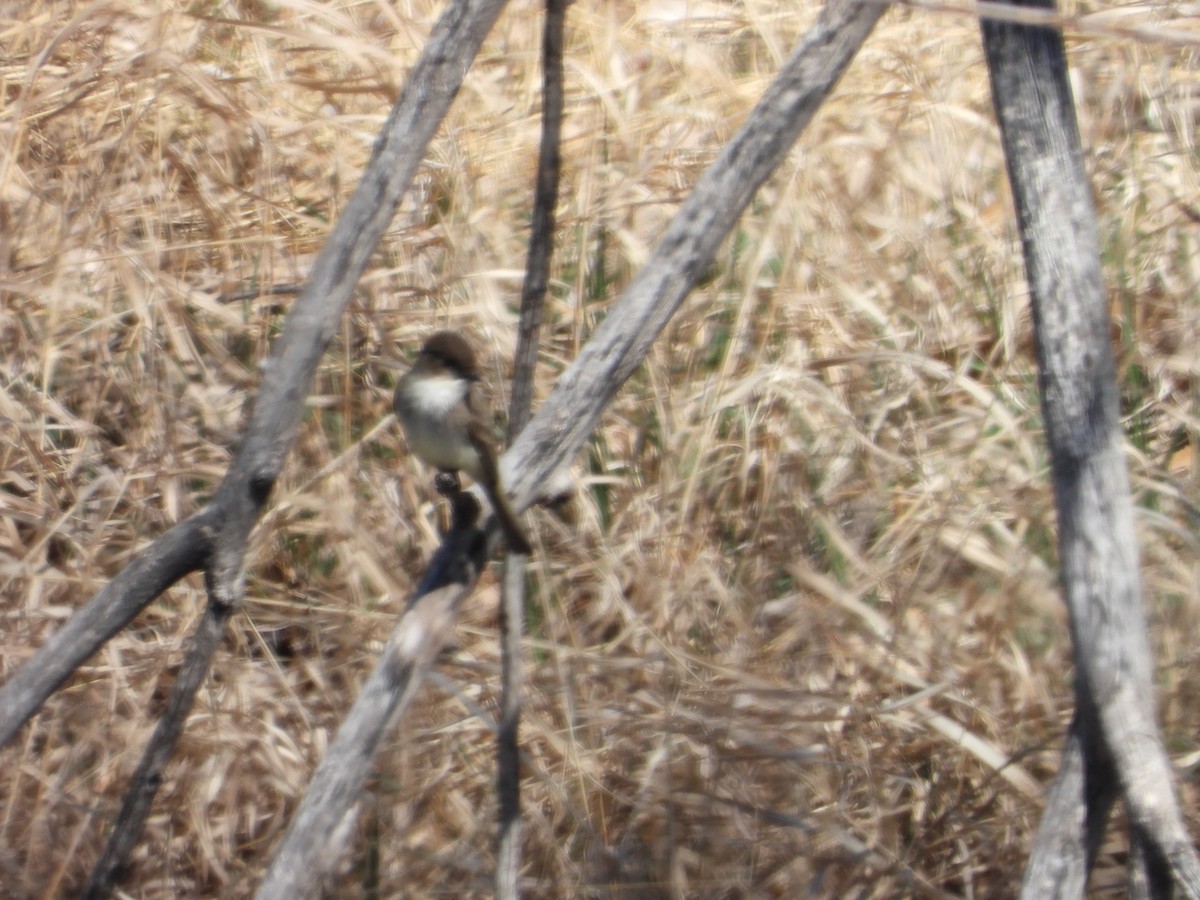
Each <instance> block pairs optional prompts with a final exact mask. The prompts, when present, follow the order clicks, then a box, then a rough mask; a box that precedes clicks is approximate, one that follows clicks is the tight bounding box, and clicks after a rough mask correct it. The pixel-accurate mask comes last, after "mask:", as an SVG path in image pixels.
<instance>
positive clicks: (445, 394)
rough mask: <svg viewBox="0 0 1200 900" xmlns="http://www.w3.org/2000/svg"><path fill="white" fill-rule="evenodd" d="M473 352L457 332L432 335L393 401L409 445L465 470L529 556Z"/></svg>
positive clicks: (516, 546)
mask: <svg viewBox="0 0 1200 900" xmlns="http://www.w3.org/2000/svg"><path fill="white" fill-rule="evenodd" d="M478 381H479V371H478V369H477V368H476V367H475V352H474V351H473V350H472V349H471V345H470V344H469V343H468V342H467V340H466V339H465V338H464V337H463V336H462V335H461V334H459V333H458V332H456V331H439V332H437V333H435V334H432V335H430V336H429V338H428V339H427V340H426V341H425V345H424V346H423V347H422V348H421V352H420V353H419V354H418V355H417V359H416V362H414V363H413V365H412V368H411V369H409V370H408V371H407V372H405V373H404V375H403V376H402V377H401V378H400V382H399V384H397V385H396V395H395V397H393V399H392V405H393V407H394V408H395V410H396V418H397V419H399V420H400V424H401V426H403V428H404V434H405V437H406V438H407V439H408V446H409V448H410V449H411V450H412V451H413V453H415V454H417V456H419V457H420V458H421V459H422V460H424V461H425V462H426V463H428V464H429V465H431V466H433V467H434V468H436V469H437V470H438V471H439V472H443V473H447V474H453V475H454V476H455V477H456V478H457V473H459V472H466V473H467V474H468V475H470V476H471V478H472V479H474V480H475V481H476V482H478V483H479V486H480V487H482V488H483V490H484V493H486V494H487V498H488V502H489V503H491V504H492V509H493V510H495V513H496V518H497V519H499V521H500V527H501V528H502V529H503V531H504V536H505V538H506V539H507V540H508V546H509V549H510V550H512V551H513V552H514V553H520V554H522V555H528V554H529V552H530V550H531V549H532V548H531V547H530V544H529V539H528V538H526V537H525V532H524V531H523V530H522V528H521V526H520V524H518V522H517V516H516V514H515V513H514V512H513V508H512V506H511V505H510V504H509V502H508V497H507V496H506V495H505V493H504V489H503V488H502V487H501V485H500V470H499V468H498V466H497V465H496V452H495V450H493V449H492V441H491V437H490V435H489V430H490V423H489V421H488V410H487V404H486V402H485V400H484V398H483V396H482V391H481V389H480V388H479V386H478V385H477V382H478Z"/></svg>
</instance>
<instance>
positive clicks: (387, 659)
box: [257, 0, 885, 900]
mask: <svg viewBox="0 0 1200 900" xmlns="http://www.w3.org/2000/svg"><path fill="white" fill-rule="evenodd" d="M884 9H885V7H884V5H883V4H879V3H876V2H873V0H830V2H829V3H827V5H826V6H825V7H823V8H822V11H821V14H820V16H819V17H818V19H817V22H816V24H815V25H814V26H813V28H812V29H811V30H810V31H809V33H808V34H807V35H805V38H804V40H803V41H802V42H801V43H800V45H799V46H798V47H797V48H796V50H795V52H793V54H792V55H791V56H790V57H789V59H788V60H787V62H786V63H785V65H784V67H783V69H782V70H781V71H780V73H779V75H778V76H777V78H776V80H775V81H774V82H773V83H772V85H771V87H770V88H768V90H767V92H766V93H765V94H764V96H763V98H762V100H760V101H759V103H758V105H757V106H756V107H755V109H754V111H753V112H752V113H751V114H750V116H749V118H748V119H747V120H746V123H745V124H744V125H743V126H742V129H741V130H740V131H739V132H738V134H737V136H736V137H735V138H734V139H733V141H732V142H731V143H730V144H729V145H728V146H727V147H726V148H725V150H724V151H723V152H722V153H721V154H720V155H719V156H718V157H717V160H716V162H714V163H713V165H712V166H711V167H710V168H709V169H708V170H707V171H706V172H705V174H704V175H703V176H702V177H701V179H700V181H699V182H698V183H697V185H696V188H695V190H694V191H693V192H692V194H691V195H690V196H689V197H688V199H687V201H685V203H684V204H683V206H682V207H681V209H680V211H679V212H678V213H677V214H676V216H675V218H674V219H673V220H672V222H671V224H670V226H669V227H668V228H667V231H666V233H665V235H664V237H663V240H662V242H661V243H660V244H659V246H658V248H657V249H656V250H655V252H654V253H653V254H652V255H651V257H650V259H649V261H648V262H647V264H646V267H645V268H644V269H643V270H642V271H641V273H640V274H639V275H638V276H637V277H636V278H635V279H634V280H633V282H632V283H631V284H630V286H629V288H628V289H627V290H626V291H625V293H624V294H623V295H622V296H621V298H620V299H619V300H618V301H617V302H616V304H615V305H614V306H613V308H612V310H611V311H610V313H609V315H608V318H606V319H605V321H604V323H603V325H601V327H600V328H599V329H597V331H596V334H595V335H594V337H593V339H592V340H591V342H589V344H588V345H587V346H586V347H585V348H584V350H583V352H582V353H581V354H580V356H579V358H578V359H577V360H576V361H575V363H574V364H573V365H572V366H571V367H570V368H569V369H568V370H567V372H566V373H565V374H564V375H563V377H562V379H561V380H560V381H559V384H558V387H557V388H556V389H555V391H554V392H553V393H552V394H551V396H550V397H549V399H548V400H547V401H546V403H544V404H543V405H542V407H541V408H540V409H539V410H538V413H537V415H536V416H534V418H533V420H532V421H531V422H530V423H529V425H528V426H527V427H526V428H525V430H524V431H522V432H521V435H520V436H519V437H518V438H517V441H516V443H515V444H514V445H513V446H512V448H511V449H510V450H509V451H508V453H506V454H505V456H504V460H503V462H504V467H505V484H506V485H508V486H509V488H510V490H512V491H513V492H514V494H515V496H516V500H517V502H518V504H519V506H518V507H517V508H518V509H523V508H525V507H528V506H529V505H530V503H532V502H533V501H534V500H535V499H537V497H538V488H539V486H540V485H542V484H545V483H546V482H547V479H548V478H549V476H551V475H552V474H553V473H554V472H556V471H557V470H558V469H559V468H560V467H562V466H564V465H567V464H569V462H570V460H571V459H572V458H573V457H574V456H575V454H576V453H577V452H578V451H579V449H580V448H581V447H582V445H583V442H584V441H585V440H586V439H587V437H588V435H589V434H590V433H591V431H592V429H593V428H594V427H595V425H596V423H597V422H598V421H599V418H600V415H601V413H602V412H603V410H604V407H605V405H606V404H607V402H608V401H609V399H611V398H612V396H613V395H614V394H615V393H616V392H617V390H618V389H619V388H620V386H621V384H622V383H623V382H624V381H625V379H626V378H628V377H629V375H630V373H632V372H633V370H634V369H635V368H636V367H637V366H638V365H639V364H640V363H641V361H642V359H643V357H644V356H645V354H646V352H647V350H648V349H649V347H650V345H651V343H652V342H653V341H654V338H655V337H656V336H657V335H658V333H659V332H660V331H661V330H662V329H663V328H664V327H665V326H666V324H667V322H669V321H670V318H671V316H672V314H673V313H674V312H675V311H676V310H677V309H678V308H679V305H680V304H681V303H682V301H683V298H684V297H685V296H686V295H687V293H688V292H689V291H690V290H691V288H692V286H693V285H694V284H695V282H696V280H697V278H698V277H699V276H700V275H701V274H702V273H703V272H704V270H705V269H706V267H707V266H708V265H709V264H710V262H711V261H712V259H713V256H714V255H715V253H716V250H717V248H718V247H719V246H720V244H721V242H722V241H723V240H724V239H725V237H726V235H727V234H728V233H729V231H730V230H731V229H732V227H733V225H734V224H735V223H736V221H737V219H738V217H739V216H740V215H741V213H742V211H743V210H744V209H745V207H746V205H747V204H748V203H749V202H750V198H751V197H752V196H753V195H754V192H755V191H756V190H757V189H758V188H759V186H760V185H761V184H762V183H763V182H764V181H765V180H766V179H767V177H768V176H769V175H770V174H771V172H772V171H774V169H775V168H776V167H777V166H778V165H779V163H780V162H781V161H782V160H783V158H784V157H785V156H786V155H787V153H788V151H789V150H790V148H791V146H792V144H793V143H795V140H796V138H797V137H799V135H800V132H801V131H802V130H803V129H804V127H805V126H806V125H807V124H808V122H809V121H810V120H811V118H812V116H813V114H814V113H815V112H816V110H817V108H818V107H819V106H820V104H821V102H822V101H823V100H824V99H825V97H826V96H827V95H828V94H829V92H830V91H831V90H832V89H833V86H834V85H835V84H836V83H837V80H838V78H839V77H840V76H841V74H842V73H843V72H844V71H845V68H846V66H847V65H848V64H849V62H850V60H851V59H852V58H853V57H854V54H855V53H856V52H857V51H858V48H859V47H860V46H862V43H863V41H865V40H866V38H867V35H868V34H870V32H871V29H872V28H873V27H874V25H875V23H876V22H877V21H878V20H879V17H880V16H881V15H882V13H883V11H884ZM474 534H477V531H476V530H475V529H470V530H465V529H463V528H459V529H456V530H455V531H453V532H451V534H450V535H449V536H448V537H447V540H446V542H445V543H444V544H443V546H442V548H441V549H440V550H439V553H438V556H437V557H435V568H434V570H433V571H431V574H430V575H428V576H427V577H426V578H425V579H424V580H423V582H422V584H421V585H419V586H418V588H417V590H416V592H415V593H414V596H413V597H412V598H411V599H410V600H409V604H408V610H407V612H406V613H405V614H404V616H402V617H401V620H400V622H399V623H398V624H397V626H396V630H395V631H394V632H393V634H392V637H391V638H390V639H389V641H388V645H387V649H386V650H385V653H384V655H383V657H382V658H381V660H380V662H379V663H378V664H377V666H376V668H375V670H374V672H372V674H371V676H370V679H369V681H368V687H367V688H364V691H363V695H362V696H361V697H360V699H359V701H358V702H357V703H355V705H354V707H353V708H352V709H351V711H350V714H349V715H348V716H347V719H346V722H345V723H343V725H342V728H341V729H339V732H338V736H337V738H336V739H335V740H334V743H333V745H332V746H331V747H330V749H329V753H328V754H327V755H326V757H325V759H324V760H322V762H321V764H320V766H318V768H317V771H316V773H315V775H314V776H313V781H312V786H311V787H310V789H309V791H308V793H307V794H306V795H305V798H304V800H303V801H302V802H301V804H300V809H299V810H298V811H297V813H296V817H295V819H294V820H293V823H292V826H291V828H289V830H288V833H287V835H286V837H285V838H284V841H283V844H282V845H281V846H280V849H279V850H278V851H277V852H276V856H275V859H274V861H273V862H272V865H271V868H270V870H269V872H268V874H267V878H266V881H265V882H264V884H263V886H262V887H261V889H260V890H259V893H258V894H257V897H258V898H259V900H282V898H291V897H293V896H302V894H299V893H298V892H299V891H301V890H305V891H313V890H316V889H317V885H318V884H319V882H320V876H321V873H322V872H323V871H325V869H326V868H327V867H328V865H330V864H331V863H332V861H333V859H334V858H335V857H336V850H337V847H338V846H340V840H341V838H342V837H343V836H344V834H345V831H346V829H347V827H348V822H349V814H350V811H351V808H352V807H353V805H354V804H355V802H356V801H357V798H358V792H359V789H360V788H361V786H362V784H363V782H364V781H365V779H366V776H367V772H368V770H369V767H370V764H371V760H372V759H374V757H375V752H376V749H377V746H378V742H379V741H380V740H381V739H382V737H383V735H384V734H385V733H386V728H385V727H383V725H384V724H385V723H388V722H393V721H395V720H396V718H397V717H398V716H399V714H400V713H401V712H402V711H403V710H404V708H405V707H406V705H407V703H408V702H409V699H410V698H411V696H412V693H413V691H414V690H415V688H416V686H417V682H418V681H419V677H420V676H421V674H422V673H423V671H424V670H425V668H426V667H427V665H428V662H429V661H430V660H432V659H433V658H434V657H436V655H437V653H438V652H439V651H440V649H441V648H442V647H444V646H445V644H446V643H447V641H448V639H449V634H450V628H451V627H452V625H453V613H454V611H455V610H456V608H457V604H458V602H459V601H460V599H461V596H463V594H465V593H466V592H468V591H470V590H471V589H472V588H473V587H474V584H475V579H476V578H477V577H478V575H479V571H480V568H478V567H471V566H468V567H467V569H466V577H465V580H463V581H462V582H456V585H457V586H456V587H455V588H454V592H452V593H451V594H449V595H447V593H446V592H447V591H448V590H449V589H448V588H445V587H444V582H443V581H442V580H441V578H439V577H436V576H435V575H434V574H433V572H434V571H437V570H438V566H439V565H441V564H440V563H438V562H437V561H438V560H441V559H442V555H443V554H444V553H457V554H458V555H459V556H460V557H461V556H463V555H464V551H463V550H462V549H461V545H462V544H463V542H464V541H468V540H469V538H468V536H469V535H474ZM496 540H497V535H496V532H495V530H494V526H493V531H492V533H491V536H490V539H489V540H488V541H487V542H486V543H487V546H488V547H493V546H495V543H496ZM455 547H458V548H459V549H457V550H455V549H454V548H455ZM484 558H485V559H486V558H487V557H486V554H485V556H484ZM431 591H432V592H433V593H432V594H431ZM459 591H461V592H462V593H458V592H459ZM427 595H429V596H427ZM426 604H436V605H437V607H436V608H437V614H436V615H435V614H432V613H428V612H425V610H426V608H427V607H426ZM397 672H399V673H403V674H404V678H402V679H401V678H397V677H395V673H397Z"/></svg>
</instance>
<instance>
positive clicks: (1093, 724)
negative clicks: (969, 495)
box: [983, 0, 1200, 898]
mask: <svg viewBox="0 0 1200 900" xmlns="http://www.w3.org/2000/svg"><path fill="white" fill-rule="evenodd" d="M1023 5H1026V6H1040V7H1043V8H1051V9H1052V8H1053V3H1052V2H1049V0H1046V2H1043V0H1039V2H1033V3H1027V4H1023ZM983 39H984V49H985V51H986V54H987V62H988V69H989V71H990V73H991V78H992V96H993V102H994V104H995V107H996V115H997V118H998V119H999V121H1000V128H1001V135H1002V138H1003V142H1004V151H1005V157H1006V160H1007V164H1008V172H1009V180H1010V181H1011V183H1012V187H1013V196H1014V198H1015V200H1016V207H1017V215H1018V219H1019V224H1020V229H1021V241H1022V246H1023V249H1024V254H1025V267H1026V272H1027V275H1028V279H1029V286H1030V293H1031V298H1032V303H1033V318H1034V333H1035V337H1036V341H1037V357H1038V380H1039V388H1040V391H1041V395H1042V411H1043V416H1044V418H1045V423H1046V437H1047V440H1048V442H1049V446H1050V457H1051V473H1052V477H1053V482H1054V497H1055V504H1056V507H1057V510H1058V527H1059V555H1060V560H1061V566H1062V583H1063V591H1064V594H1065V597H1066V602H1067V610H1068V613H1069V616H1070V625H1071V639H1072V643H1073V646H1074V654H1075V670H1076V684H1075V693H1076V706H1077V709H1076V718H1075V723H1074V726H1073V731H1072V736H1071V738H1070V739H1069V740H1068V742H1067V750H1066V754H1065V756H1064V759H1063V766H1062V769H1061V771H1060V774H1059V784H1058V785H1056V786H1055V789H1054V791H1053V792H1052V794H1051V802H1050V803H1049V805H1048V806H1047V810H1046V813H1045V816H1046V819H1045V820H1044V821H1043V823H1042V825H1041V827H1040V829H1039V832H1038V844H1037V845H1036V846H1035V847H1034V852H1033V858H1032V859H1031V861H1030V864H1029V872H1028V875H1027V877H1026V880H1025V884H1024V887H1023V896H1025V897H1031V898H1032V897H1038V898H1043V897H1066V896H1081V892H1082V889H1083V886H1084V884H1085V883H1086V874H1087V869H1088V867H1089V865H1090V862H1091V857H1092V856H1093V855H1094V851H1095V846H1096V843H1097V842H1098V840H1099V834H1098V833H1096V831H1097V830H1098V831H1099V833H1100V834H1102V832H1103V828H1104V823H1105V820H1106V818H1107V811H1108V806H1109V804H1110V802H1111V798H1110V797H1109V795H1108V791H1106V790H1104V789H1103V788H1102V787H1101V786H1102V785H1103V783H1104V781H1105V779H1111V777H1112V775H1113V774H1115V776H1116V780H1117V783H1118V785H1119V787H1120V794H1121V796H1122V798H1123V799H1124V801H1125V804H1126V807H1127V809H1128V810H1129V814H1130V818H1131V820H1132V825H1133V830H1134V832H1135V835H1134V839H1135V841H1136V842H1137V843H1139V844H1140V845H1141V846H1139V847H1138V856H1139V864H1138V865H1139V867H1140V868H1141V869H1142V870H1143V872H1144V875H1145V878H1144V880H1145V881H1146V882H1147V883H1149V884H1152V885H1155V884H1162V883H1163V882H1164V881H1167V882H1169V881H1170V880H1174V881H1175V882H1176V884H1177V885H1178V886H1179V887H1180V888H1181V889H1182V890H1183V891H1184V892H1185V893H1186V894H1187V895H1188V896H1192V897H1200V860H1198V859H1197V856H1196V852H1195V850H1194V849H1193V847H1192V846H1191V842H1190V840H1189V838H1188V834H1187V830H1186V828H1185V826H1184V823H1183V820H1182V817H1181V815H1180V812H1179V806H1178V804H1177V802H1176V798H1175V793H1174V790H1173V787H1172V777H1171V764H1170V761H1169V760H1168V758H1167V755H1166V752H1165V750H1164V749H1163V745H1162V740H1161V737H1160V736H1159V732H1158V727H1157V724H1156V722H1155V718H1154V694H1153V685H1152V674H1153V666H1152V657H1151V654H1150V646H1149V642H1148V638H1147V632H1146V619H1145V614H1144V613H1143V610H1142V601H1141V588H1140V584H1139V576H1138V556H1137V544H1136V541H1135V538H1134V528H1133V503H1132V500H1131V499H1130V493H1129V479H1128V475H1127V473H1126V470H1125V458H1124V447H1123V436H1122V432H1121V428H1120V422H1119V415H1120V409H1119V395H1118V391H1117V380H1116V369H1115V366H1114V363H1113V358H1112V351H1111V349H1110V347H1109V319H1108V298H1107V294H1106V291H1105V287H1104V280H1103V277H1102V275H1101V267H1100V240H1099V236H1098V234H1097V228H1096V213H1095V209H1094V208H1093V205H1092V193H1091V186H1090V184H1089V183H1088V180H1087V175H1086V172H1085V170H1084V165H1083V151H1082V148H1081V142H1080V139H1079V131H1078V127H1077V125H1076V122H1075V107H1074V101H1073V99H1072V97H1071V89H1070V84H1069V82H1068V80H1067V69H1066V54H1065V51H1064V48H1063V39H1062V35H1061V34H1060V33H1059V32H1058V31H1056V30H1054V29H1050V28H1042V27H1032V26H1025V25H1016V24H1012V23H1000V22H989V21H985V22H984V23H983ZM1109 761H1111V765H1110V764H1109ZM1062 853H1069V854H1070V858H1065V859H1054V858H1052V856H1053V854H1062Z"/></svg>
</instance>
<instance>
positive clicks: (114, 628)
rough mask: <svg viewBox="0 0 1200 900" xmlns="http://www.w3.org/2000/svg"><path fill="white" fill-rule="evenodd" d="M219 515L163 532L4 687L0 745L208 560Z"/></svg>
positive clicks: (197, 517)
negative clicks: (144, 612)
mask: <svg viewBox="0 0 1200 900" xmlns="http://www.w3.org/2000/svg"><path fill="white" fill-rule="evenodd" d="M215 521H216V517H215V516H214V515H213V511H212V509H211V508H208V509H206V510H204V511H203V512H200V513H198V514H197V515H194V516H192V517H191V518H189V519H187V520H186V521H183V522H180V523H179V524H178V525H176V526H175V527H173V528H171V529H170V530H169V531H167V533H166V534H164V535H162V536H161V537H159V538H158V539H157V540H156V541H154V543H152V544H151V545H150V546H149V547H147V548H146V549H145V550H143V551H141V552H140V553H139V554H138V555H137V556H136V557H135V558H134V559H133V561H132V562H130V563H129V564H128V565H127V566H126V567H125V568H124V569H122V570H121V571H120V573H118V575H117V576H116V577H115V578H114V579H113V580H112V581H110V582H109V583H108V584H107V585H105V586H104V588H103V589H102V590H101V591H100V592H99V593H98V594H96V596H95V597H93V598H92V599H91V600H89V601H88V602H87V603H86V604H85V605H84V606H83V607H81V608H80V609H79V610H77V611H76V612H75V614H74V615H73V616H71V618H70V620H69V621H68V622H67V624H66V625H64V626H63V627H62V628H60V629H59V630H58V631H56V632H55V633H54V634H53V635H52V636H51V637H50V639H49V640H48V641H46V643H45V644H43V645H42V646H41V647H40V648H38V650H37V652H36V653H34V655H33V656H32V657H31V658H30V659H29V660H28V661H27V662H26V663H25V664H24V665H23V666H21V668H19V669H18V670H17V671H16V672H15V673H14V674H13V676H12V677H11V678H10V679H9V680H8V681H6V682H5V683H4V685H3V687H0V747H2V746H4V745H5V744H7V743H8V742H9V741H10V740H12V738H13V735H15V734H16V733H17V731H18V730H19V729H20V728H21V726H22V725H24V724H25V723H26V722H27V721H29V718H30V716H32V715H33V714H34V713H35V712H37V711H38V710H39V709H40V708H41V706H42V704H43V703H45V702H46V698H47V697H49V696H50V695H51V694H52V693H54V692H55V691H56V690H57V689H58V688H59V687H60V686H61V685H62V683H63V682H64V681H66V680H67V679H68V678H69V677H70V676H71V673H72V672H74V671H75V670H76V669H77V668H79V666H80V665H81V664H82V663H83V661H84V660H86V659H87V658H88V657H89V656H91V655H92V654H93V653H95V652H96V649H97V648H99V647H101V646H102V645H103V644H104V643H105V642H106V641H108V639H109V638H111V637H112V636H113V635H114V634H116V633H117V632H118V631H120V630H121V629H122V628H124V627H125V626H126V625H128V624H129V623H130V622H132V621H133V618H134V616H136V615H137V614H138V613H140V612H141V611H142V610H143V609H145V608H146V607H147V606H148V605H149V604H150V603H151V602H153V600H154V598H156V597H157V596H158V595H159V594H161V593H162V592H163V591H165V590H166V589H167V588H169V587H170V586H171V585H173V584H175V582H177V581H179V579H181V578H183V577H184V576H185V575H188V574H190V573H192V572H195V571H197V570H198V569H200V568H201V567H202V566H203V565H204V563H205V560H206V559H207V556H208V548H209V547H210V546H211V545H212V534H213V530H214V528H215Z"/></svg>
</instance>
